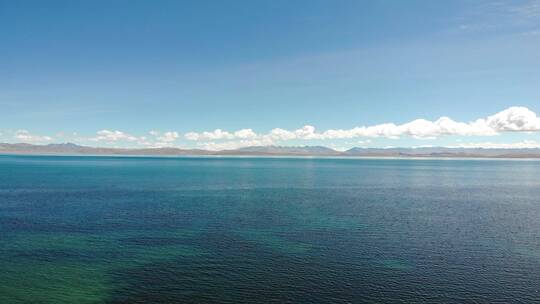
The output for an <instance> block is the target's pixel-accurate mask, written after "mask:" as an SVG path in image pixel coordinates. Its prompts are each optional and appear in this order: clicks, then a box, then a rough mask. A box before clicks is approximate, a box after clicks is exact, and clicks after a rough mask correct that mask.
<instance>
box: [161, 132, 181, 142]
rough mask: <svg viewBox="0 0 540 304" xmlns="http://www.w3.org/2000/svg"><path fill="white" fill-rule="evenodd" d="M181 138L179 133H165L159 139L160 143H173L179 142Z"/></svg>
mask: <svg viewBox="0 0 540 304" xmlns="http://www.w3.org/2000/svg"><path fill="white" fill-rule="evenodd" d="M179 137H180V135H179V134H178V132H172V131H171V132H165V133H163V134H162V135H161V136H159V137H158V138H157V139H158V140H159V141H161V142H166V143H169V142H173V141H175V140H177V139H178V138H179Z"/></svg>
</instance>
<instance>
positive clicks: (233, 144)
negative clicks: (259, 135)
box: [198, 138, 274, 151]
mask: <svg viewBox="0 0 540 304" xmlns="http://www.w3.org/2000/svg"><path fill="white" fill-rule="evenodd" d="M270 145H274V142H273V141H272V140H271V139H269V138H265V139H261V140H236V141H225V142H219V143H216V142H213V141H212V142H203V143H199V144H198V146H199V147H200V148H202V149H204V150H210V151H219V150H233V149H238V148H245V147H254V146H270Z"/></svg>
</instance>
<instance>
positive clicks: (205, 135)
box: [184, 129, 258, 140]
mask: <svg viewBox="0 0 540 304" xmlns="http://www.w3.org/2000/svg"><path fill="white" fill-rule="evenodd" d="M184 137H185V138H186V139H187V140H223V139H253V138H257V137H258V135H257V134H256V133H255V132H254V131H253V130H252V129H242V130H238V131H236V132H227V131H223V130H221V129H215V130H214V131H210V132H208V131H206V132H202V133H196V132H189V133H186V134H185V135H184Z"/></svg>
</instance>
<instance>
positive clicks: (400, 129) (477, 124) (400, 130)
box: [184, 107, 540, 141]
mask: <svg viewBox="0 0 540 304" xmlns="http://www.w3.org/2000/svg"><path fill="white" fill-rule="evenodd" d="M538 131H540V118H539V117H538V116H537V115H536V113H534V112H532V111H531V110H529V109H527V108H525V107H511V108H508V109H506V110H504V111H501V112H499V113H496V114H494V115H491V116H488V117H486V118H479V119H477V120H475V121H472V122H458V121H454V120H452V119H451V118H449V117H445V116H443V117H441V118H439V119H437V120H435V121H430V120H426V119H415V120H413V121H410V122H407V123H404V124H400V125H397V124H395V123H383V124H378V125H373V126H361V127H354V128H351V129H330V130H326V131H322V132H317V130H316V129H315V127H314V126H311V125H306V126H304V127H302V128H300V129H296V130H285V129H281V128H275V129H272V130H271V131H270V132H269V133H267V134H256V133H255V132H253V130H252V129H242V130H238V131H236V132H228V131H223V130H221V129H216V130H214V131H205V132H201V133H196V132H189V133H186V134H185V135H184V137H185V139H187V140H192V141H208V140H218V139H227V140H233V139H242V140H245V139H251V140H254V139H259V140H261V139H263V140H273V141H287V140H295V139H302V140H312V139H317V140H331V139H351V138H360V137H367V138H377V137H384V138H399V137H402V136H411V137H414V138H420V139H423V138H437V137H441V136H448V135H458V136H493V135H497V134H500V133H504V132H538Z"/></svg>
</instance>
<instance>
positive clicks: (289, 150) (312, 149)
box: [218, 146, 341, 156]
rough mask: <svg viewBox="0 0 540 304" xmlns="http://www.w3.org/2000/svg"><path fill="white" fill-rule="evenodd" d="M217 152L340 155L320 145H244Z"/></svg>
mask: <svg viewBox="0 0 540 304" xmlns="http://www.w3.org/2000/svg"><path fill="white" fill-rule="evenodd" d="M218 153H219V154H234V155H242V154H246V155H306V156H310V155H312V156H316V155H325V156H331V155H336V156H337V155H341V153H340V152H338V151H336V150H333V149H330V148H327V147H322V146H303V147H286V146H256V147H246V148H240V149H236V150H226V151H219V152H218Z"/></svg>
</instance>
